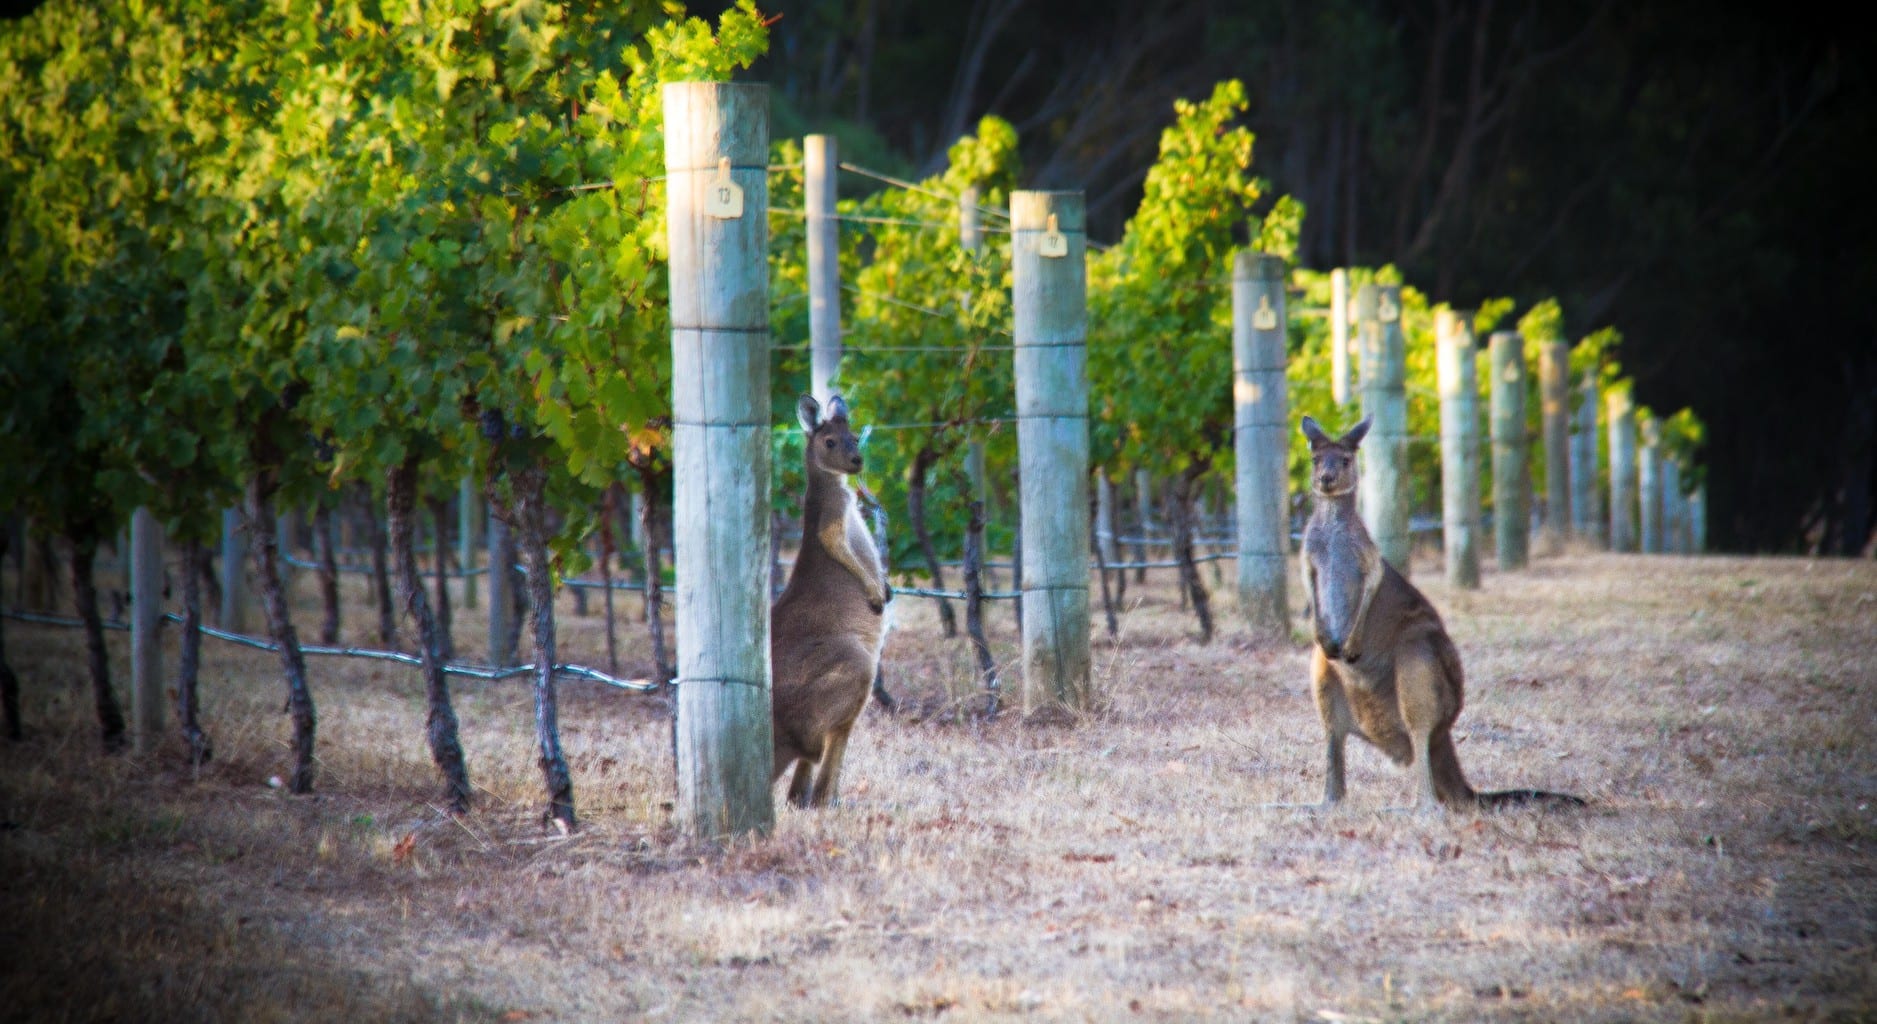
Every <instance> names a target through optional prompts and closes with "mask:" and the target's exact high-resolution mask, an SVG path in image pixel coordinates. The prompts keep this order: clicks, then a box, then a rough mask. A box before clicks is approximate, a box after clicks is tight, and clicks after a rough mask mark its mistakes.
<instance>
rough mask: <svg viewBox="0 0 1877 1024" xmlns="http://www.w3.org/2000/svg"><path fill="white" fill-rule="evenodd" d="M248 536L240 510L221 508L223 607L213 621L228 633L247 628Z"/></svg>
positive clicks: (244, 630) (238, 631) (239, 631)
mask: <svg viewBox="0 0 1877 1024" xmlns="http://www.w3.org/2000/svg"><path fill="white" fill-rule="evenodd" d="M247 564H248V539H247V534H246V533H245V532H243V527H242V520H241V510H240V509H233V508H225V509H222V606H221V608H220V609H219V611H220V614H219V615H217V616H216V619H215V623H216V625H218V626H220V627H221V628H223V629H225V630H228V631H229V632H230V633H245V632H247V631H248V604H249V603H250V602H249V600H248V570H247Z"/></svg>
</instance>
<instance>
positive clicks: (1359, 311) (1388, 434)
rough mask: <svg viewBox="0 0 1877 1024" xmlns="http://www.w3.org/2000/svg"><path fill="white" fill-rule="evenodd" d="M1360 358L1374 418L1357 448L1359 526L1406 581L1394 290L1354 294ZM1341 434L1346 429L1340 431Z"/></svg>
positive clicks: (1400, 369)
mask: <svg viewBox="0 0 1877 1024" xmlns="http://www.w3.org/2000/svg"><path fill="white" fill-rule="evenodd" d="M1356 334H1357V338H1356V340H1357V342H1358V343H1359V344H1360V345H1361V349H1362V357H1361V360H1360V366H1359V367H1358V369H1359V370H1360V371H1361V381H1362V415H1364V416H1369V417H1373V418H1374V422H1373V423H1372V424H1371V425H1370V427H1369V436H1368V439H1367V440H1366V441H1364V442H1363V444H1362V454H1361V456H1360V458H1361V459H1362V487H1361V488H1360V490H1359V491H1358V492H1357V500H1358V501H1359V502H1360V507H1361V511H1362V521H1363V523H1364V524H1365V525H1367V526H1368V528H1369V535H1370V536H1372V537H1374V538H1375V546H1376V547H1378V548H1380V549H1381V552H1382V557H1383V558H1384V559H1387V560H1388V564H1390V565H1392V566H1394V567H1395V571H1397V572H1399V573H1401V574H1402V575H1403V576H1406V575H1408V542H1409V537H1408V495H1409V490H1408V390H1407V385H1408V369H1407V343H1406V340H1405V339H1404V338H1403V336H1402V333H1401V288H1400V286H1399V285H1379V284H1365V285H1363V286H1362V288H1361V289H1360V290H1359V291H1358V292H1357V293H1356ZM1344 426H1345V428H1346V427H1347V426H1348V425H1347V424H1345V425H1344Z"/></svg>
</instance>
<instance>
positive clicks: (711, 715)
mask: <svg viewBox="0 0 1877 1024" xmlns="http://www.w3.org/2000/svg"><path fill="white" fill-rule="evenodd" d="M664 102H665V173H666V175H667V178H666V180H667V185H666V194H667V197H668V198H667V204H668V205H667V209H666V222H665V223H666V230H667V232H668V235H669V238H670V245H671V263H670V267H671V270H670V273H671V357H672V382H671V393H672V400H671V405H672V466H673V472H674V479H675V480H676V482H677V497H676V506H675V511H674V513H673V515H672V540H673V549H674V560H675V563H676V567H677V573H678V583H677V590H678V598H677V633H678V680H677V682H678V725H677V730H678V742H677V747H678V820H679V823H680V825H681V826H682V827H683V828H684V829H685V830H686V831H688V832H689V833H690V834H691V835H693V836H697V837H699V838H706V839H714V838H720V837H726V836H732V835H738V834H744V833H750V832H767V831H768V830H769V829H770V828H771V827H772V826H773V825H774V824H775V804H774V801H773V797H772V795H771V793H770V789H769V778H770V770H771V766H772V762H773V759H774V751H773V747H772V744H771V740H770V736H771V727H770V719H769V714H770V712H769V706H770V705H769V702H770V685H771V676H770V668H769V587H768V575H769V566H768V560H769V511H768V510H769V262H768V247H769V224H768V212H769V185H768V178H767V171H766V165H767V162H768V153H769V90H768V88H767V87H766V86H761V85H744V84H735V83H718V82H677V83H671V84H667V85H666V86H665V87H664ZM826 156H827V157H832V156H833V149H832V146H830V147H829V149H828V150H827V152H826ZM826 201H827V202H828V203H830V204H831V203H832V201H833V197H832V195H831V194H830V195H829V196H828V197H827V199H826ZM813 236H814V233H813V232H812V231H811V232H810V237H811V238H812V237H813ZM824 240H825V239H824ZM830 250H832V246H830ZM828 258H829V259H830V260H832V259H833V258H834V257H833V255H832V253H831V252H830V255H829V256H828ZM811 259H812V257H811ZM834 311H835V310H834V307H829V309H828V312H829V314H833V313H834Z"/></svg>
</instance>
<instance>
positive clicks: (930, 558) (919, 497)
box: [906, 448, 958, 637]
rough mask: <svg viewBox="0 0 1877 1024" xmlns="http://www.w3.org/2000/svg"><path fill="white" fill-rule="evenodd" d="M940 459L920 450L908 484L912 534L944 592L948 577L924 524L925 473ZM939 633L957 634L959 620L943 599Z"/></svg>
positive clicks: (936, 584)
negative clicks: (943, 570) (942, 568)
mask: <svg viewBox="0 0 1877 1024" xmlns="http://www.w3.org/2000/svg"><path fill="white" fill-rule="evenodd" d="M937 458H938V456H937V455H936V454H935V453H934V452H933V451H932V449H930V448H921V449H919V454H917V455H915V456H913V460H912V472H911V474H909V476H908V478H907V483H906V513H907V515H908V516H909V517H911V519H912V535H913V537H914V539H916V540H917V541H918V542H919V554H920V555H921V556H923V557H924V558H925V568H926V572H928V573H931V574H932V587H933V589H934V590H944V589H945V574H944V573H943V572H942V571H941V567H940V566H939V563H938V554H937V553H936V552H935V551H934V550H933V548H932V534H931V532H930V531H928V530H927V529H926V525H925V478H926V471H927V470H929V469H931V468H932V463H933V462H935V461H937ZM938 613H939V631H940V632H941V633H942V634H943V635H945V636H947V637H954V636H957V635H958V620H957V619H956V618H955V617H954V616H953V615H952V604H951V602H950V601H947V600H945V599H944V598H942V597H941V598H939V599H938Z"/></svg>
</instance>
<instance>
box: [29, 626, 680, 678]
mask: <svg viewBox="0 0 1877 1024" xmlns="http://www.w3.org/2000/svg"><path fill="white" fill-rule="evenodd" d="M0 615H4V616H5V617H7V618H9V619H16V620H18V621H20V622H30V623H35V624H37V625H42V626H64V627H78V626H83V625H84V622H83V621H81V620H79V619H67V618H64V617H62V616H57V615H41V614H38V613H36V612H21V611H12V610H10V609H9V610H5V611H0ZM163 621H165V622H174V623H178V624H181V622H182V621H183V619H182V616H180V615H176V614H173V613H172V614H167V615H164V616H163ZM104 628H105V629H111V630H119V631H124V632H128V631H129V630H130V624H129V623H127V622H117V621H110V620H107V621H106V622H105V623H104ZM196 628H197V629H199V630H201V631H202V633H203V634H204V635H205V636H212V637H214V638H215V639H217V640H222V641H226V642H228V643H232V644H235V645H237V646H241V647H251V648H253V649H255V650H257V651H278V650H280V645H279V644H276V643H274V642H272V641H270V640H262V639H260V638H259V637H252V636H247V635H245V634H242V633H230V632H228V631H227V630H222V629H216V628H215V627H213V626H198V627H196ZM300 653H302V654H313V655H325V656H330V657H342V658H364V659H366V660H370V661H394V662H397V663H398V664H400V665H410V666H412V667H416V668H421V667H423V664H424V663H423V659H421V658H419V657H417V656H416V655H414V654H405V653H403V652H402V651H380V650H374V649H372V648H369V647H328V646H325V645H323V644H301V645H300ZM443 671H444V672H445V673H446V674H448V675H453V676H467V677H469V678H471V679H485V680H489V681H491V682H500V681H501V680H504V679H513V678H514V677H516V676H523V675H527V674H528V673H530V672H533V671H534V665H532V664H528V665H520V666H517V667H515V668H485V667H482V666H478V665H461V664H457V663H454V662H452V663H450V664H446V665H444V666H443ZM554 672H555V674H557V675H565V676H573V677H575V678H579V679H590V680H592V681H594V682H596V683H604V684H606V685H607V686H611V687H615V688H617V689H621V690H626V691H628V692H631V693H651V692H653V691H655V690H657V689H658V684H657V683H653V682H639V681H638V680H633V679H616V678H614V677H612V676H609V675H607V674H606V673H604V672H601V671H599V670H598V669H592V668H587V667H586V666H584V665H565V664H563V665H556V666H554Z"/></svg>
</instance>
